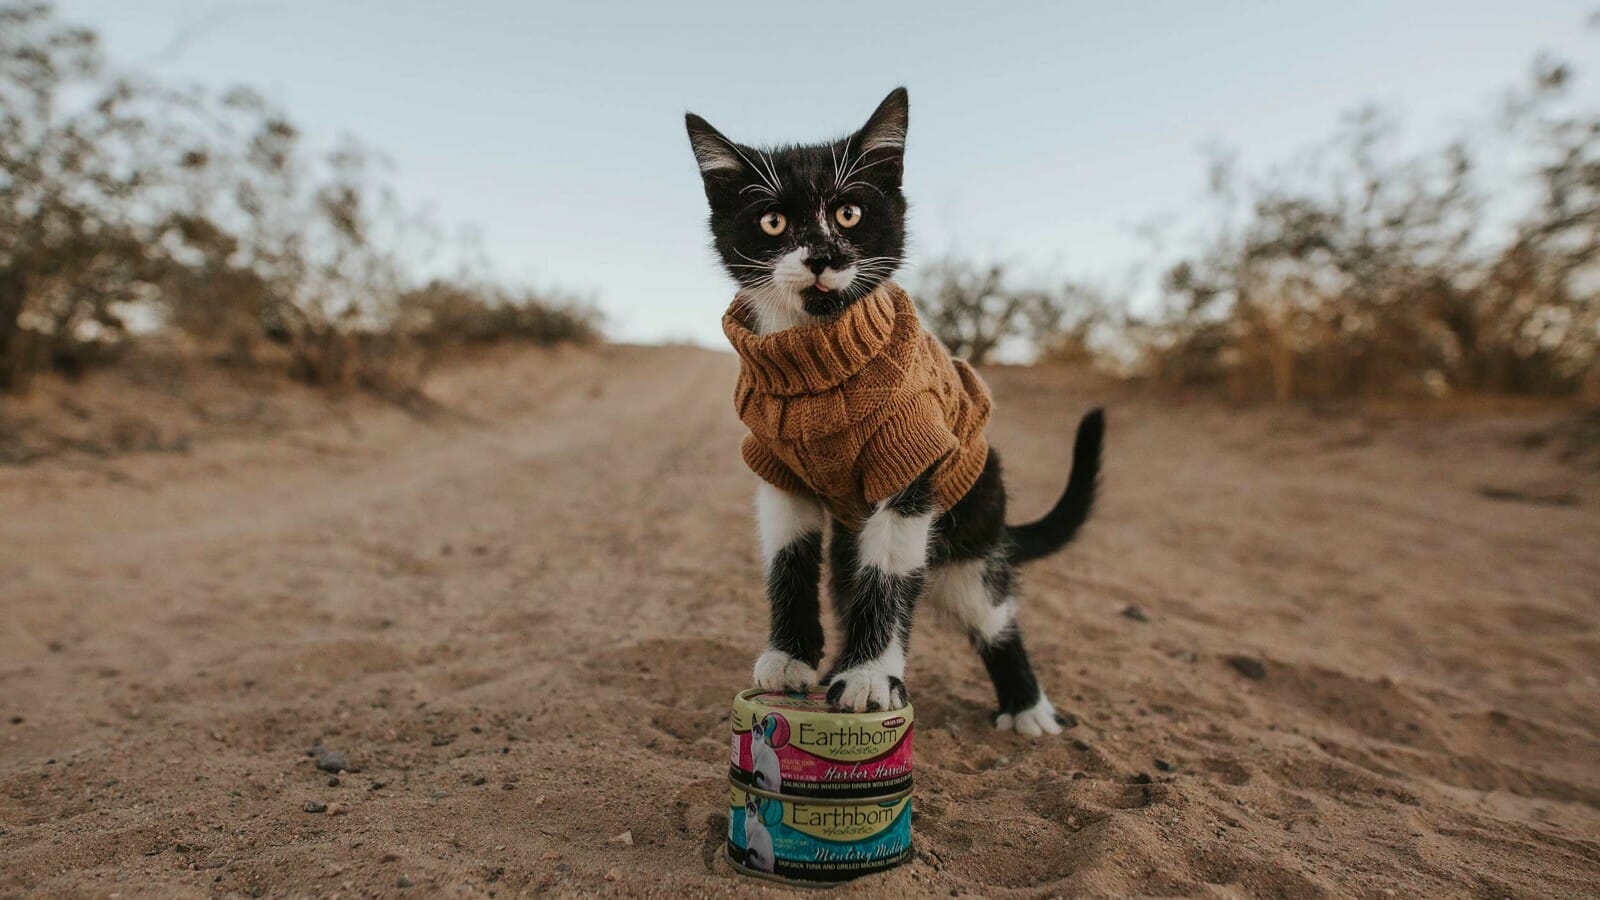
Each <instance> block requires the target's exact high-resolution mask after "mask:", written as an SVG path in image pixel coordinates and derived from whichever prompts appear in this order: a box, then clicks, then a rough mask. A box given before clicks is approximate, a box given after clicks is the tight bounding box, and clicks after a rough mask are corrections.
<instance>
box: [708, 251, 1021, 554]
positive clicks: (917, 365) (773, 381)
mask: <svg viewBox="0 0 1600 900" xmlns="http://www.w3.org/2000/svg"><path fill="white" fill-rule="evenodd" d="M722 330H723V332H724V333H726V334H727V335H728V340H729V341H730V342H732V344H733V349H734V350H735V351H737V352H738V354H739V361H740V369H739V383H738V386H737V388H736V389H735V391H734V405H735V407H736V408H737V409H738V411H739V419H740V420H741V421H742V422H744V424H745V425H746V426H747V427H748V428H749V429H750V433H749V434H747V435H745V438H744V446H743V453H744V461H745V463H746V464H747V465H749V466H750V468H751V469H752V470H754V471H755V473H756V474H757V475H759V476H761V477H762V478H763V479H765V480H766V481H767V482H768V483H770V484H772V485H774V486H775V487H778V488H781V489H782V490H786V491H790V492H792V493H805V494H813V495H815V496H817V497H819V498H821V499H822V501H823V502H824V503H825V504H826V505H827V506H828V509H829V510H830V511H831V512H832V513H833V515H834V516H835V517H837V518H838V519H839V520H840V521H841V522H843V523H844V524H845V525H846V526H847V527H850V528H851V529H852V530H853V529H855V528H857V527H859V525H860V523H861V522H862V521H864V520H865V518H866V516H867V514H868V513H870V512H871V511H872V508H873V506H874V505H875V504H877V503H879V502H880V501H882V500H885V499H888V498H889V497H892V496H894V495H895V494H896V493H897V492H899V491H900V490H901V489H903V488H905V487H906V486H907V485H909V484H911V482H912V481H914V480H916V478H917V476H918V475H921V474H922V473H923V472H925V471H927V470H928V469H929V468H930V467H932V466H934V464H935V463H937V464H938V467H937V469H935V471H934V474H933V487H934V491H935V493H936V497H937V501H938V503H939V507H940V509H949V508H950V507H952V506H954V505H955V503H956V501H958V500H960V499H961V498H962V497H964V496H965V495H966V493H967V491H968V489H970V488H971V487H972V484H973V482H975V481H977V479H978V475H979V474H980V473H981V472H982V471H983V464H984V461H985V460H986V459H987V458H988V455H989V444H988V442H987V440H986V439H985V438H984V434H983V429H984V426H985V425H987V424H988V422H989V408H990V403H989V391H988V389H987V388H985V387H984V385H983V382H982V381H980V380H979V379H978V375H977V373H975V372H973V371H972V368H971V367H970V366H968V365H967V364H966V363H964V362H961V361H960V360H955V359H952V358H951V357H950V354H949V353H948V352H947V351H946V350H945V349H944V347H943V346H941V345H940V344H939V342H938V341H937V340H936V339H935V338H934V337H933V335H931V334H929V333H928V332H926V331H924V330H923V329H922V324H921V322H919V321H918V320H917V311H916V308H915V307H913V306H912V304H911V298H910V297H908V296H906V292H905V291H903V290H901V289H900V288H899V287H898V286H896V285H894V284H892V283H887V282H886V283H885V284H883V285H882V286H881V287H879V288H878V289H877V290H876V291H873V292H872V293H871V294H869V295H868V296H866V297H864V298H862V299H861V300H860V301H858V302H857V303H856V304H855V305H854V306H851V307H850V308H849V309H847V310H846V311H845V312H844V313H843V314H842V315H840V316H839V317H838V318H836V319H833V320H832V321H829V322H823V323H820V324H817V325H807V326H802V327H799V328H790V329H786V330H784V331H779V332H775V333H773V334H757V333H756V332H755V331H753V330H751V315H750V311H749V309H748V308H747V307H746V306H745V304H744V302H743V300H742V299H740V298H738V297H735V298H734V301H733V305H732V306H731V307H729V309H728V312H727V314H726V315H725V316H723V319H722Z"/></svg>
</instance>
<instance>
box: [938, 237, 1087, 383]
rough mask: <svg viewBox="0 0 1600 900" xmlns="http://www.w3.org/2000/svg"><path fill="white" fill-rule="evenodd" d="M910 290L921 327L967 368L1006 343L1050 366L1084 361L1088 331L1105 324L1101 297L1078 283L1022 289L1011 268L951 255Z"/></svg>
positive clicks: (988, 357) (1034, 286) (1021, 284)
mask: <svg viewBox="0 0 1600 900" xmlns="http://www.w3.org/2000/svg"><path fill="white" fill-rule="evenodd" d="M914 293H915V295H916V302H917V308H918V310H919V311H920V312H921V314H922V320H923V324H924V325H926V326H927V328H928V330H929V331H931V332H933V334H934V336H936V337H937V338H939V340H940V342H942V343H943V344H944V345H945V346H946V347H947V348H949V350H950V352H951V353H954V354H955V355H957V356H960V357H962V358H964V359H966V360H968V361H969V362H971V363H972V364H973V365H983V364H984V363H986V362H989V361H990V359H991V358H992V357H993V356H994V354H995V352H996V351H997V350H1001V349H1003V348H1004V347H1005V346H1006V345H1007V344H1008V343H1031V344H1032V345H1033V349H1034V351H1035V353H1036V355H1038V356H1039V357H1041V358H1046V359H1049V360H1051V361H1055V362H1083V361H1087V360H1089V359H1090V358H1091V357H1092V356H1093V355H1094V354H1093V351H1092V349H1091V337H1092V333H1093V332H1094V331H1095V330H1096V329H1097V328H1098V327H1099V326H1100V325H1102V324H1103V323H1104V322H1105V321H1106V312H1107V301H1106V298H1105V297H1104V296H1103V295H1101V294H1100V293H1099V292H1097V291H1095V290H1093V289H1090V288H1088V287H1086V286H1084V285H1079V284H1073V283H1070V282H1069V283H1065V284H1062V285H1060V286H1058V287H1041V286H1038V285H1036V284H1025V283H1022V281H1021V280H1020V279H1018V278H1017V277H1016V276H1015V275H1014V274H1013V273H1012V271H1011V268H1010V267H1009V266H1006V265H1002V264H999V263H991V264H988V265H980V264H978V263H975V262H972V261H971V260H967V259H962V258H959V257H954V256H952V257H946V258H945V259H942V260H938V261H936V262H934V263H932V264H931V265H929V266H928V267H926V268H925V269H923V271H922V272H921V274H920V276H919V277H918V285H917V289H916V291H915V292H914Z"/></svg>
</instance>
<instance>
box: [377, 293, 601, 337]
mask: <svg viewBox="0 0 1600 900" xmlns="http://www.w3.org/2000/svg"><path fill="white" fill-rule="evenodd" d="M398 308H399V315H400V321H401V322H402V323H403V324H402V330H403V332H404V333H405V334H407V335H409V336H411V337H413V338H415V339H417V340H420V341H423V342H425V343H428V344H431V345H438V344H445V343H496V342H500V341H530V342H532V343H536V344H561V343H578V344H584V343H591V342H594V341H596V340H599V338H600V315H599V313H598V311H596V310H595V309H594V307H592V306H590V305H588V304H585V303H582V302H580V301H578V300H575V299H572V298H566V297H560V296H547V295H542V294H538V293H535V292H533V291H529V290H520V291H513V290H509V289H506V288H502V287H499V286H497V285H492V284H483V283H475V282H473V281H471V280H467V279H454V280H448V279H435V280H433V281H430V282H428V283H427V284H425V285H423V286H422V287H419V288H414V289H412V290H408V291H406V292H404V293H402V294H401V295H400V298H399V303H398Z"/></svg>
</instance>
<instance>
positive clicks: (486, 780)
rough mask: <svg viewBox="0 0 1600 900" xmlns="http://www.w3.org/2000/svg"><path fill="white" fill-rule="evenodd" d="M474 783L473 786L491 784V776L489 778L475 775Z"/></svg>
mask: <svg viewBox="0 0 1600 900" xmlns="http://www.w3.org/2000/svg"><path fill="white" fill-rule="evenodd" d="M472 783H473V784H488V783H489V776H487V775H475V776H473V778H472Z"/></svg>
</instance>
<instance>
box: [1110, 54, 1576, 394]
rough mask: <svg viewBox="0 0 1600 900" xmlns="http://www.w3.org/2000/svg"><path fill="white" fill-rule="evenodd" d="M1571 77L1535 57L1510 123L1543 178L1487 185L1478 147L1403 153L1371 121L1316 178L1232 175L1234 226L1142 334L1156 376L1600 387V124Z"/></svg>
mask: <svg viewBox="0 0 1600 900" xmlns="http://www.w3.org/2000/svg"><path fill="white" fill-rule="evenodd" d="M1570 78H1571V76H1570V73H1569V72H1568V70H1567V69H1566V68H1565V67H1562V66H1558V65H1554V64H1549V63H1545V64H1543V65H1541V67H1540V69H1539V73H1538V77H1537V78H1536V79H1535V85H1534V87H1533V88H1532V89H1531V90H1529V91H1528V92H1526V93H1525V94H1523V95H1522V96H1520V97H1518V98H1517V99H1516V101H1515V102H1513V103H1512V104H1511V106H1510V112H1509V113H1508V115H1507V117H1506V119H1505V121H1504V123H1503V125H1504V126H1505V128H1506V133H1507V134H1509V136H1510V137H1511V138H1512V139H1513V140H1514V141H1515V142H1516V143H1517V144H1518V145H1519V146H1520V148H1521V153H1522V154H1523V155H1525V156H1527V157H1530V158H1533V159H1535V160H1537V161H1538V163H1537V165H1536V166H1535V168H1534V172H1533V174H1532V176H1531V181H1532V184H1531V185H1527V184H1525V185H1511V186H1508V187H1507V188H1506V189H1505V190H1503V191H1501V192H1497V193H1494V194H1489V193H1486V192H1484V191H1483V190H1482V189H1481V188H1479V187H1478V185H1477V184H1476V183H1475V179H1474V174H1475V172H1476V171H1477V168H1478V167H1477V165H1476V164H1475V158H1477V157H1476V155H1475V154H1485V151H1484V150H1483V149H1482V147H1481V144H1482V143H1484V142H1486V141H1487V140H1488V139H1487V138H1486V137H1485V136H1483V135H1479V136H1477V138H1476V142H1475V140H1474V139H1468V140H1463V141H1460V142H1457V143H1454V144H1451V145H1449V146H1447V147H1445V148H1443V149H1440V150H1436V151H1433V152H1429V153H1424V154H1421V155H1417V156H1412V157H1409V158H1404V157H1399V156H1397V155H1396V154H1394V153H1393V152H1391V151H1392V147H1393V145H1394V143H1395V142H1394V130H1393V128H1392V126H1391V124H1390V123H1389V122H1387V121H1385V120H1384V119H1383V118H1382V117H1381V116H1379V115H1377V114H1375V113H1372V112H1366V113H1363V114H1361V115H1358V116H1356V117H1354V118H1353V119H1352V120H1351V121H1350V122H1349V124H1348V126H1347V128H1346V129H1345V131H1344V132H1343V133H1342V134H1340V135H1339V136H1338V138H1336V139H1335V140H1334V141H1333V142H1331V143H1330V144H1329V145H1328V146H1326V147H1324V148H1321V151H1320V154H1319V155H1318V156H1317V157H1313V158H1312V159H1311V160H1309V161H1308V162H1307V163H1306V164H1305V165H1304V166H1303V167H1302V168H1299V169H1289V170H1283V171H1280V172H1278V173H1276V174H1275V175H1273V176H1270V177H1268V178H1267V179H1264V180H1262V181H1259V182H1257V183H1254V184H1250V185H1243V186H1241V185H1239V184H1238V183H1237V181H1236V179H1235V178H1234V176H1233V175H1232V173H1231V172H1229V171H1227V170H1226V169H1225V168H1224V169H1222V170H1219V177H1217V178H1216V179H1215V180H1214V185H1215V187H1216V189H1217V191H1216V193H1217V198H1218V200H1219V204H1220V205H1221V207H1222V208H1223V215H1222V216H1220V217H1219V223H1220V224H1218V225H1216V226H1214V227H1213V229H1212V231H1211V235H1210V237H1209V238H1208V239H1207V240H1206V241H1205V243H1204V245H1203V248H1202V249H1201V250H1200V251H1199V252H1197V253H1194V254H1192V255H1190V256H1188V257H1187V258H1184V259H1182V260H1180V261H1178V262H1177V263H1176V264H1174V265H1172V266H1171V267H1170V268H1169V269H1168V271H1167V275H1166V277H1165V279H1164V281H1163V284H1162V295H1163V298H1164V301H1165V308H1164V311H1163V313H1162V314H1160V315H1158V316H1155V317H1153V318H1149V319H1146V320H1144V321H1141V322H1137V323H1135V326H1134V327H1133V328H1132V329H1131V330H1130V332H1129V336H1130V338H1131V339H1132V340H1133V341H1134V342H1135V343H1136V345H1137V347H1138V349H1139V352H1140V354H1141V357H1142V359H1141V362H1142V367H1143V369H1144V370H1145V371H1146V372H1147V373H1148V374H1150V375H1152V376H1153V377H1155V378H1156V379H1158V380H1160V381H1163V382H1166V383H1170V384H1178V385H1210V386H1217V387H1220V388H1222V389H1223V390H1225V391H1226V393H1227V394H1228V395H1230V396H1232V397H1235V398H1238V399H1269V398H1270V399H1277V400H1287V399H1294V398H1328V397H1349V396H1362V395H1367V396H1371V395H1383V394H1395V393H1402V394H1405V393H1413V394H1424V395H1440V394H1443V393H1447V392H1451V391H1471V392H1500V393H1513V394H1538V395H1549V396H1563V395H1576V394H1583V393H1593V392H1595V391H1596V389H1597V388H1600V383H1597V376H1596V371H1597V363H1600V117H1597V116H1595V115H1593V114H1589V113H1577V112H1573V111H1570V110H1567V109H1565V108H1564V104H1563V103H1562V100H1563V96H1564V93H1565V89H1566V87H1567V85H1568V83H1569V82H1570ZM1485 155H1486V154H1485ZM1519 188H1520V189H1523V192H1522V193H1518V189H1519ZM1518 200H1522V201H1523V206H1524V208H1523V211H1522V212H1521V213H1520V214H1517V215H1516V216H1515V217H1514V220H1513V221H1512V224H1511V225H1510V227H1509V228H1496V227H1495V225H1496V224H1497V222H1496V221H1495V217H1494V216H1492V215H1490V214H1489V213H1487V212H1486V210H1492V211H1494V212H1495V213H1497V214H1499V215H1501V216H1504V215H1505V212H1504V211H1505V210H1506V208H1507V207H1508V205H1510V204H1512V203H1514V202H1516V201H1518ZM1236 223H1237V224H1236Z"/></svg>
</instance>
